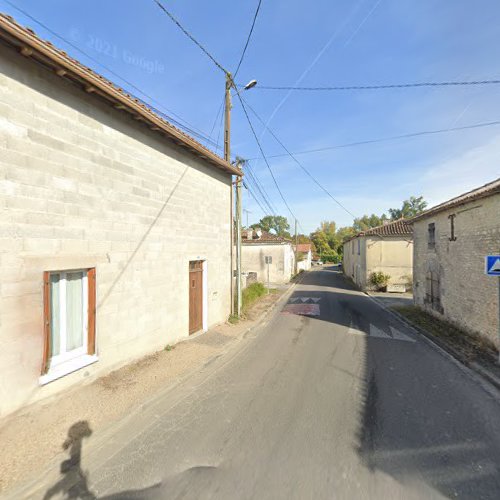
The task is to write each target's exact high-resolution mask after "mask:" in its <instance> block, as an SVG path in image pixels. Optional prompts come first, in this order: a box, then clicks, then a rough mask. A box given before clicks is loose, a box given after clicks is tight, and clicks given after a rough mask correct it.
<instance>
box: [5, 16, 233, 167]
mask: <svg viewBox="0 0 500 500" xmlns="http://www.w3.org/2000/svg"><path fill="white" fill-rule="evenodd" d="M0 40H1V41H3V42H4V43H6V44H7V45H9V46H11V47H13V48H15V49H17V50H18V51H19V52H20V53H21V55H23V56H24V57H29V58H32V59H33V60H35V61H37V62H39V63H41V64H43V65H44V66H46V67H48V68H49V69H51V70H52V71H54V72H55V73H56V74H57V75H59V76H60V77H61V78H65V79H66V80H68V81H71V82H72V83H74V84H78V83H80V84H81V85H82V90H84V91H86V92H87V93H89V94H96V95H99V96H101V97H103V98H104V99H106V100H107V101H110V103H111V104H112V105H113V106H114V107H115V108H116V109H119V110H123V111H127V112H129V113H130V114H132V115H133V117H134V118H135V119H136V120H138V121H143V122H145V123H146V124H147V125H148V126H149V128H150V129H151V130H153V131H156V132H159V133H163V134H165V135H166V136H167V137H168V138H169V139H170V140H171V141H173V142H174V143H175V144H176V145H178V146H180V147H184V148H186V149H188V150H189V151H190V152H191V153H193V154H195V155H196V156H198V157H200V158H202V159H204V160H205V161H207V162H209V163H210V164H212V165H214V166H216V167H217V168H219V169H220V170H223V171H225V172H227V173H229V174H232V175H243V173H242V171H241V170H240V169H238V168H236V167H234V166H233V165H231V164H230V163H229V162H227V161H225V160H223V159H222V158H220V157H219V156H218V155H216V154H215V153H213V152H212V151H210V150H209V149H207V148H205V147H203V146H202V145H201V144H199V143H198V142H196V141H195V140H194V139H192V138H191V137H189V136H188V135H185V134H183V133H182V132H180V131H179V130H177V129H176V128H175V127H174V126H172V125H171V124H169V123H168V122H166V121H164V120H162V119H161V118H160V117H159V116H158V115H156V114H155V113H153V111H151V110H150V109H148V108H147V107H146V106H144V105H143V104H141V103H139V102H138V101H136V100H135V99H133V98H132V97H131V96H129V95H128V94H126V93H125V92H122V91H120V90H119V89H118V88H117V87H116V86H115V85H113V84H112V83H111V82H109V81H108V80H106V79H105V78H104V77H101V76H99V75H98V74H97V73H95V72H94V71H93V70H91V69H90V68H85V67H84V66H82V65H81V64H79V63H78V62H77V61H74V60H72V59H71V58H70V57H69V56H67V55H66V54H64V53H62V52H60V51H59V50H58V49H56V48H55V47H53V46H52V45H51V44H49V43H48V42H44V41H42V40H41V39H40V38H38V36H36V35H35V34H34V33H32V32H31V31H29V30H28V29H26V28H23V27H21V26H20V25H18V24H17V23H16V22H15V21H14V20H12V19H11V18H10V17H9V16H6V15H5V14H0Z"/></svg>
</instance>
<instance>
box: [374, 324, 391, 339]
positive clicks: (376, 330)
mask: <svg viewBox="0 0 500 500" xmlns="http://www.w3.org/2000/svg"><path fill="white" fill-rule="evenodd" d="M370 337H375V338H379V339H385V340H387V339H389V340H392V337H391V336H390V335H389V334H388V333H385V332H383V331H382V330H381V329H380V328H377V327H376V326H375V325H374V324H372V323H370Z"/></svg>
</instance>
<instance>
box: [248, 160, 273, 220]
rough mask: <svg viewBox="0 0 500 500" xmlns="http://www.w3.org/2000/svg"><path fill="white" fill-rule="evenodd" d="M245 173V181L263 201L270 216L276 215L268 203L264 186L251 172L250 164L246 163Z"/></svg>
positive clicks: (268, 199)
mask: <svg viewBox="0 0 500 500" xmlns="http://www.w3.org/2000/svg"><path fill="white" fill-rule="evenodd" d="M245 173H246V174H247V176H246V177H247V179H248V182H249V184H250V183H252V184H253V186H254V187H255V190H256V191H257V192H258V193H259V194H260V196H261V197H262V200H263V201H264V205H266V206H267V207H268V209H269V211H270V213H271V214H272V215H276V213H277V210H276V208H274V206H273V204H272V203H271V201H270V198H269V195H268V194H267V192H266V190H265V188H264V186H263V185H262V184H261V182H260V181H259V179H258V177H257V175H256V174H255V173H254V172H253V171H252V168H251V167H250V164H249V163H248V162H247V164H246V168H245Z"/></svg>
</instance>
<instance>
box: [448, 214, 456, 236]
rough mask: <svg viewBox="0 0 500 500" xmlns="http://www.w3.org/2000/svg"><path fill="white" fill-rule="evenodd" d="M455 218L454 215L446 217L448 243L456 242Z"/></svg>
mask: <svg viewBox="0 0 500 500" xmlns="http://www.w3.org/2000/svg"><path fill="white" fill-rule="evenodd" d="M455 217H456V214H451V215H448V219H450V237H449V238H448V239H449V240H450V241H457V237H456V236H455Z"/></svg>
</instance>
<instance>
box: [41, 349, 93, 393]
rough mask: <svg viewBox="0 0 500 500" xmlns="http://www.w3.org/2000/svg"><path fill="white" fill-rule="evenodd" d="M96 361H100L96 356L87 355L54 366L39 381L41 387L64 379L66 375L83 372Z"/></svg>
mask: <svg viewBox="0 0 500 500" xmlns="http://www.w3.org/2000/svg"><path fill="white" fill-rule="evenodd" d="M96 361H99V358H98V357H97V355H95V354H93V355H89V354H85V355H84V356H79V357H78V358H75V359H72V360H70V361H66V362H65V363H61V364H60V365H57V366H54V367H53V368H51V369H50V370H49V371H48V373H46V374H45V375H42V376H41V377H40V378H39V379H38V381H39V383H40V385H45V384H48V383H49V382H53V381H54V380H57V379H59V378H61V377H64V376H65V375H69V374H70V373H73V372H76V371H77V370H81V369H82V368H85V367H86V366H89V365H91V364H93V363H95V362H96Z"/></svg>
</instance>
